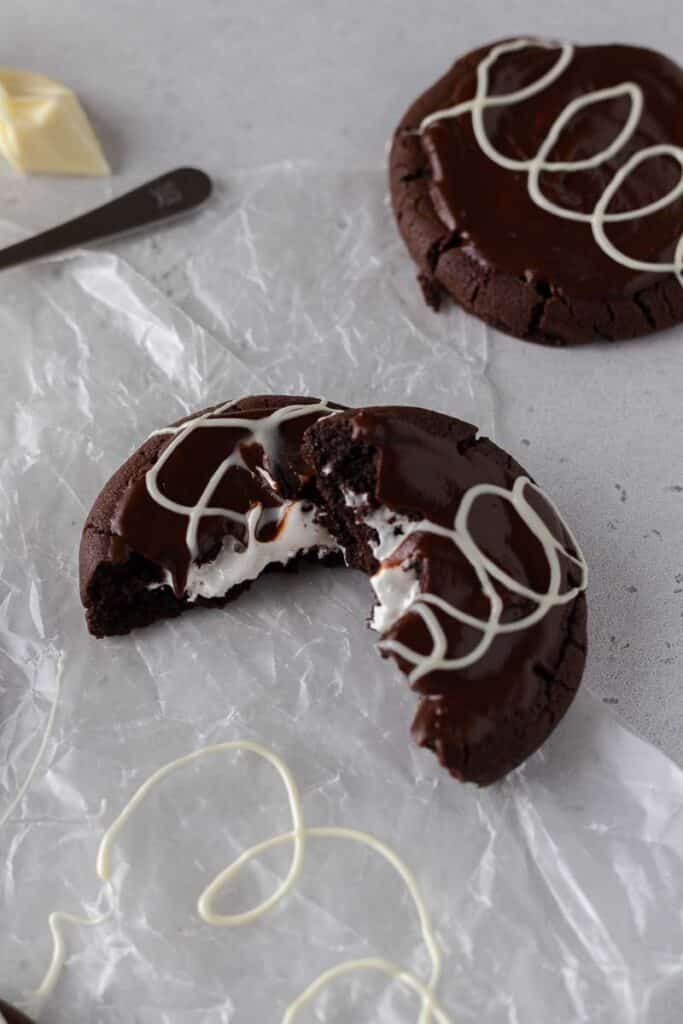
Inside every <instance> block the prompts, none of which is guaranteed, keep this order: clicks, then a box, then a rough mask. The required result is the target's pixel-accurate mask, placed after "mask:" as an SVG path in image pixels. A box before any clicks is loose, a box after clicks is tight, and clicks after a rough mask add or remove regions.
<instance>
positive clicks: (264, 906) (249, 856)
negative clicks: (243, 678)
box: [27, 740, 451, 1024]
mask: <svg viewBox="0 0 683 1024" xmlns="http://www.w3.org/2000/svg"><path fill="white" fill-rule="evenodd" d="M224 751H247V752H249V753H252V754H256V755H257V756H258V757H261V758H263V759H264V760H266V761H268V763H269V764H271V765H272V766H273V767H274V768H275V770H276V771H277V773H278V775H279V777H280V779H281V781H282V784H283V786H284V788H285V792H286V794H287V800H288V803H289V810H290V814H291V819H292V828H291V829H290V831H288V832H283V833H281V834H279V835H275V836H272V837H271V838H270V839H265V840H263V841H262V842H259V843H256V844H255V845H254V846H251V847H249V848H248V849H247V850H244V851H243V852H242V853H241V854H240V855H239V857H237V858H236V859H235V860H234V861H232V863H230V864H229V865H228V866H227V867H225V868H223V870H222V871H220V872H219V873H218V875H216V877H215V878H214V879H213V881H211V882H209V884H208V885H207V886H206V887H205V889H204V890H203V892H202V893H201V894H200V896H199V900H198V903H197V911H198V914H199V916H200V917H201V918H202V920H203V921H205V922H206V923H207V924H209V925H213V926H215V927H226V928H236V927H240V926H241V925H245V924H249V923H251V922H253V921H255V920H256V919H258V918H260V917H262V916H263V915H264V914H266V913H267V912H268V911H269V910H270V909H272V907H274V906H275V905H276V904H277V903H278V902H279V901H280V900H281V899H282V898H283V897H284V896H286V895H287V894H288V893H289V892H290V891H291V889H292V888H293V886H294V884H295V882H296V880H297V878H298V876H299V873H300V871H301V869H302V866H303V861H304V853H305V845H306V841H307V839H308V838H310V837H316V838H323V839H345V840H350V841H351V842H356V843H360V844H362V845H364V846H367V847H369V848H370V849H371V850H374V851H375V853H378V854H379V855H380V856H381V857H382V858H383V859H384V860H385V861H386V862H387V863H388V864H389V865H390V866H391V867H392V868H393V869H394V870H395V871H396V873H397V874H398V876H399V878H400V879H401V881H402V882H403V883H404V885H405V886H406V888H407V890H408V892H409V894H410V897H411V899H412V901H413V905H414V907H415V910H416V912H417V916H418V921H419V924H420V930H421V932H422V938H423V941H424V943H425V946H426V947H427V951H428V953H429V958H430V961H431V970H430V975H429V980H428V982H423V981H421V980H420V979H419V978H418V977H416V976H415V975H414V974H413V973H412V972H411V971H409V970H406V969H405V968H402V967H400V966H399V965H397V964H395V963H393V962H392V961H390V960H385V959H383V958H380V957H367V958H363V959H358V960H347V961H345V962H344V963H341V964H338V965H336V966H335V967H333V968H331V969H329V970H327V971H323V973H322V974H320V975H319V976H318V977H317V978H316V979H315V980H314V981H313V982H311V984H310V985H309V986H308V987H307V988H306V989H305V990H304V991H303V992H302V993H301V994H300V995H299V996H297V998H296V999H294V1000H293V1002H291V1003H290V1004H289V1006H288V1007H287V1009H286V1010H285V1013H284V1016H283V1018H282V1024H293V1021H294V1020H295V1019H296V1017H297V1016H298V1014H299V1011H300V1010H301V1009H302V1008H303V1007H304V1006H305V1005H306V1004H307V1003H308V1002H310V1000H311V999H313V998H314V997H315V996H316V995H317V994H318V993H319V992H321V991H322V990H323V989H324V988H325V987H326V986H327V985H328V984H330V982H332V981H334V980H336V979H338V978H341V977H344V976H345V975H347V974H349V973H351V972H353V971H370V970H372V971H380V972H382V973H384V974H386V975H387V976H388V977H390V978H392V979H395V980H396V981H398V982H399V983H400V984H402V985H404V986H405V987H406V988H408V989H410V990H411V991H413V992H415V993H417V994H418V995H419V996H420V1000H421V1008H420V1015H419V1018H418V1024H432V1022H436V1024H451V1021H450V1019H449V1017H448V1016H447V1015H446V1014H445V1013H444V1011H443V1010H442V1009H441V1008H440V1007H439V1006H438V1004H437V1002H436V996H435V989H436V986H437V984H438V981H439V978H440V975H441V964H442V954H441V950H440V948H439V945H438V942H437V940H436V935H435V933H434V929H433V926H432V923H431V920H430V917H429V914H428V912H427V908H426V907H425V904H424V900H423V899H422V895H421V893H420V890H419V886H418V883H417V879H416V878H415V875H414V874H413V872H412V871H411V870H410V868H408V867H407V865H406V864H405V863H404V862H403V861H402V860H401V858H400V857H399V856H398V854H397V853H395V851H394V850H392V849H391V847H389V846H387V845H386V844H385V843H383V842H382V841H381V840H380V839H377V837H376V836H373V835H371V834H370V833H368V832H361V831H358V830H357V829H352V828H337V827H332V826H320V827H316V826H307V825H306V824H305V822H304V816H303V809H302V807H301V799H300V796H299V790H298V787H297V784H296V781H295V779H294V777H293V775H292V773H291V772H290V770H289V768H288V766H287V764H286V763H285V762H284V761H283V760H282V758H280V757H279V756H278V755H277V754H276V753H275V752H274V751H272V750H268V749H267V748H266V747H263V746H261V744H259V743H254V742H252V741H251V740H228V741H227V742H225V743H216V744H213V745H211V746H208V747H203V748H201V749H200V750H195V751H192V752H191V753H189V754H185V755H184V756H183V757H179V758H177V759H176V760H175V761H171V762H170V763H169V764H166V765H164V766H163V767H161V768H159V769H158V770H157V771H156V772H154V773H153V774H152V775H151V776H150V777H149V778H148V779H147V780H146V781H145V782H144V783H143V784H142V785H141V786H140V787H139V788H138V789H137V790H136V792H135V793H134V794H133V796H132V797H131V799H130V800H129V802H128V803H127V804H126V806H125V807H124V808H123V810H122V811H121V812H120V814H119V815H118V817H117V818H116V819H115V820H114V822H113V823H112V824H111V825H110V826H109V828H108V829H107V831H106V832H105V834H104V836H103V837H102V840H101V842H100V847H99V850H98V853H97V862H96V870H97V874H98V875H99V877H100V879H101V880H102V881H103V882H104V883H105V889H104V890H103V891H104V893H105V894H106V895H107V897H108V898H109V900H110V904H111V907H110V910H109V911H107V912H105V913H104V914H99V915H97V916H96V917H91V918H82V917H76V916H74V915H71V914H63V913H60V912H55V913H52V914H50V916H49V923H50V932H51V935H52V941H53V954H52V960H51V963H50V967H49V969H48V971H47V973H46V975H45V977H44V978H43V981H42V982H41V984H40V986H39V987H38V989H37V990H36V991H35V992H34V993H31V995H30V996H29V999H28V1002H27V1005H40V1004H42V1002H44V1000H45V999H46V998H47V996H48V995H49V994H50V992H51V991H52V989H53V988H54V986H55V985H56V983H57V980H58V978H59V974H60V972H61V969H62V967H63V965H64V959H65V946H64V938H63V935H62V931H61V924H62V923H70V924H78V925H81V924H86V925H95V924H99V923H101V922H102V921H104V920H106V919H107V918H108V917H109V916H110V914H111V913H112V912H113V908H114V906H115V896H116V893H115V892H114V889H113V886H112V883H111V881H110V879H111V854H112V849H113V846H114V843H115V841H116V838H117V836H118V834H119V833H120V832H121V830H122V829H123V828H124V827H125V825H126V824H127V822H128V820H129V818H130V817H131V815H133V814H134V813H135V812H136V811H137V810H138V808H139V807H140V806H141V804H143V803H144V801H145V800H146V798H147V796H148V795H149V793H150V791H151V790H152V789H154V787H155V786H157V785H158V784H159V783H160V782H162V781H163V780H164V779H165V778H166V777H167V776H168V775H170V774H171V773H172V772H174V771H175V770H176V769H178V768H181V767H183V766H184V765H187V764H190V763H192V762H194V761H197V760H199V759H200V758H202V757H205V756H207V755H209V754H217V753H222V752H224ZM285 843H291V844H292V860H291V862H290V866H289V870H288V872H287V875H286V876H285V878H284V880H283V881H282V882H280V884H279V885H278V886H277V888H276V889H275V890H274V892H273V893H272V894H271V895H270V896H268V897H266V899H264V900H262V901H261V903H259V904H257V905H256V906H255V907H252V908H251V909H250V910H247V911H243V912H242V913H239V914H220V913H218V912H217V911H215V910H214V906H213V905H214V901H215V900H216V899H217V898H218V897H219V895H220V893H221V891H222V890H223V889H224V888H225V886H226V884H227V883H228V882H229V881H230V880H231V879H233V878H235V876H236V875H237V874H239V872H240V871H241V870H242V868H243V867H244V866H245V865H246V864H248V863H249V862H250V861H251V860H253V859H254V858H255V857H258V856H259V855H260V854H261V853H264V852H265V851H266V850H269V849H272V848H273V847H275V846H279V845H283V844H285Z"/></svg>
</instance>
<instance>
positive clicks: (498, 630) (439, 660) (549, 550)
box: [371, 476, 588, 683]
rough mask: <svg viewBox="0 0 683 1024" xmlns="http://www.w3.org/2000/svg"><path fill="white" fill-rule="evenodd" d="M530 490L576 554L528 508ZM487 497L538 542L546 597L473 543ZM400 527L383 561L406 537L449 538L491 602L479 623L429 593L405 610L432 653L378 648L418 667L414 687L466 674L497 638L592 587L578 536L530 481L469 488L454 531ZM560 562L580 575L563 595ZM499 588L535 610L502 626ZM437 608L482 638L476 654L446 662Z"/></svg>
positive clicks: (389, 645) (405, 523)
mask: <svg viewBox="0 0 683 1024" xmlns="http://www.w3.org/2000/svg"><path fill="white" fill-rule="evenodd" d="M527 488H531V489H532V490H533V491H534V492H535V493H536V494H538V495H540V496H541V497H542V499H543V501H544V502H546V503H547V505H548V507H549V508H550V509H551V511H552V512H553V513H554V514H555V516H556V517H557V519H558V522H559V524H560V527H561V529H562V530H563V531H564V532H565V534H566V536H567V538H568V539H569V543H570V545H571V547H572V549H573V551H570V550H568V549H567V547H566V546H565V543H564V541H563V540H561V539H559V538H558V537H556V536H555V535H554V534H553V532H552V531H551V530H550V529H549V527H548V526H547V525H546V524H545V522H544V521H543V519H542V518H541V516H540V515H539V514H538V512H536V510H535V509H534V508H532V506H531V505H530V504H529V502H528V501H527V499H526V496H525V490H526V489H527ZM483 496H488V497H497V498H500V499H502V500H503V501H506V502H509V504H510V505H511V506H512V508H513V509H514V510H515V512H516V513H517V514H518V515H519V517H520V519H521V520H522V522H523V523H524V524H525V525H526V526H527V527H528V529H529V531H530V532H531V533H532V534H533V536H534V537H535V538H536V540H537V541H538V542H539V544H540V546H541V548H542V549H543V553H544V555H545V557H546V560H547V563H548V570H549V574H548V585H547V588H546V590H545V592H543V593H541V592H538V591H536V590H533V589H531V588H530V587H528V586H525V585H524V584H523V583H520V582H519V581H518V580H515V579H514V578H513V577H512V576H510V575H509V573H507V572H505V570H504V569H501V567H500V566H499V565H497V564H496V563H495V562H494V561H493V560H492V559H490V558H489V557H488V556H487V555H486V554H484V552H483V551H482V549H481V548H480V547H479V545H478V544H477V542H476V541H475V539H474V537H473V536H472V534H471V532H470V528H469V516H470V512H471V510H472V506H473V505H474V503H475V502H476V501H477V499H478V498H480V497H483ZM400 525H401V528H402V531H403V532H402V533H401V534H400V535H398V536H396V537H395V538H394V539H393V543H392V544H391V546H389V545H388V544H387V543H386V542H384V543H383V544H382V555H383V557H384V558H385V559H387V560H391V559H392V556H393V555H394V553H395V552H396V551H398V549H399V548H400V547H401V545H402V544H403V542H404V541H405V539H406V537H408V536H410V534H412V533H432V534H435V535H436V536H439V537H445V538H447V539H448V540H450V541H451V543H453V544H454V545H455V546H456V547H457V548H458V550H459V551H460V552H461V553H462V554H463V555H464V557H465V558H466V559H467V561H468V562H469V564H470V565H471V566H472V569H473V570H474V572H475V574H476V576H477V579H478V581H479V584H480V586H481V590H482V594H483V595H484V597H485V598H486V599H487V601H488V608H489V613H488V616H487V618H486V619H479V618H476V617H475V616H473V615H469V614H467V613H466V612H463V611H461V610H460V609H459V608H456V607H455V606H454V605H452V604H450V603H449V602H448V601H445V600H444V599H443V598H442V597H440V596H439V595H438V594H432V593H430V592H428V591H422V592H419V593H417V594H416V596H415V597H414V598H413V600H412V601H410V602H409V603H408V604H407V605H405V606H403V607H402V614H407V613H408V612H415V613H416V614H417V615H419V616H420V618H421V619H422V620H423V622H424V624H425V626H426V627H427V630H428V631H429V635H430V638H431V641H432V649H431V651H430V652H429V653H428V654H421V653H419V652H418V651H414V650H413V649H412V648H411V647H408V646H407V645H406V644H404V643H401V642H400V641H398V640H393V639H388V640H380V642H379V646H380V647H381V648H382V649H383V650H385V651H389V652H391V653H392V654H396V655H398V656H399V657H400V658H402V659H403V660H404V661H406V662H408V664H410V665H413V666H414V667H413V669H412V671H411V672H410V674H409V676H408V679H409V681H410V682H411V683H414V682H417V680H418V679H421V678H422V677H423V676H425V675H427V674H428V673H430V672H437V671H445V670H455V669H463V668H467V667H468V666H470V665H473V664H474V663H475V662H476V661H478V660H479V659H480V658H482V657H483V656H484V655H485V654H486V652H487V651H488V650H489V648H490V647H491V644H492V643H493V642H494V640H495V639H496V637H498V636H501V635H504V634H507V633H516V632H519V631H520V630H523V629H528V628H529V627H530V626H533V625H535V624H536V623H537V622H540V620H541V619H542V618H544V616H546V615H547V614H548V612H549V611H550V610H551V609H552V608H557V607H558V606H560V605H565V604H568V603H569V602H570V601H573V600H574V598H576V597H577V596H578V594H579V593H581V591H583V590H585V589H586V587H587V586H588V566H587V565H586V560H585V559H584V557H583V555H582V553H581V550H580V548H579V546H578V544H577V542H576V539H575V538H574V535H573V534H572V532H571V530H570V529H569V527H568V526H567V524H566V523H565V522H564V520H563V519H562V517H561V515H560V513H559V510H558V509H557V507H556V505H555V504H554V503H553V502H552V501H551V500H550V498H549V497H548V496H547V495H546V494H544V493H543V492H542V491H541V489H540V488H539V487H537V486H536V484H534V483H532V482H531V480H529V478H528V477H526V476H519V477H517V479H516V480H515V482H514V484H513V486H512V488H511V489H510V490H508V489H506V488H505V487H498V486H497V485H495V484H476V485H475V486H474V487H470V488H469V490H467V491H466V492H465V494H464V495H463V497H462V500H461V502H460V505H459V506H458V510H457V512H456V514H455V520H454V523H453V528H452V529H448V528H447V527H445V526H439V525H438V524H437V523H433V522H431V520H428V519H422V520H419V521H416V522H415V521H409V520H404V519H402V520H401V524H400ZM561 558H564V559H566V560H568V561H569V562H571V563H573V564H574V565H575V566H577V568H578V569H579V573H580V582H579V583H578V584H577V585H576V586H574V587H570V588H569V589H568V590H564V591H563V590H562V577H563V568H562V563H561ZM382 571H383V569H382V568H381V567H380V570H379V572H378V573H376V574H375V576H373V577H372V579H371V582H373V581H375V582H374V585H375V591H376V592H377V593H378V594H380V593H381V589H382V588H381V585H380V582H379V580H378V577H379V576H380V574H381V573H382ZM496 584H499V585H500V586H502V587H505V588H506V589H507V590H508V591H510V592H511V593H512V594H516V595H517V596H519V597H521V598H524V599H526V600H528V601H531V602H532V603H533V604H534V605H535V607H534V608H533V610H532V611H530V612H529V613H528V614H527V615H525V616H523V617H522V618H520V619H515V620H513V621H511V622H502V621H501V617H502V614H503V610H504V604H503V600H502V598H501V596H500V594H499V593H498V590H497V589H496ZM434 609H438V610H439V611H440V612H442V613H443V614H444V615H446V616H448V618H451V619H455V620H456V621H457V622H460V623H462V624H463V625H464V626H470V627H472V628H473V629H475V630H477V631H478V632H479V633H481V638H480V639H479V641H478V643H476V644H475V645H474V646H473V648H472V650H470V651H468V652H467V654H464V655H462V656H461V657H459V658H449V657H448V640H447V637H446V633H445V631H444V628H443V625H442V624H441V622H440V621H439V618H438V616H437V615H436V614H435V612H434ZM380 621H382V622H383V624H384V625H385V626H386V624H387V623H386V620H385V619H384V618H382V619H380Z"/></svg>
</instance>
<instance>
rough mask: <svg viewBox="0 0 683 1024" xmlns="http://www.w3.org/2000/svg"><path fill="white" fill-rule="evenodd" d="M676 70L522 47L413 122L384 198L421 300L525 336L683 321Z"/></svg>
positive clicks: (395, 152)
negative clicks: (454, 307)
mask: <svg viewBox="0 0 683 1024" xmlns="http://www.w3.org/2000/svg"><path fill="white" fill-rule="evenodd" d="M681 109H683V71H681V69H680V68H679V67H678V66H677V65H676V64H674V63H673V62H672V61H670V60H668V59H667V58H666V57H664V56H662V55H661V54H658V53H656V52H654V51H652V50H645V49H641V48H639V47H633V46H617V45H610V46H576V47H572V46H571V45H569V44H559V43H548V42H542V41H538V40H530V39H522V40H512V41H507V42H503V43H497V44H491V45H490V46H486V47H483V48H482V49H479V50H476V51H474V52H472V53H469V54H467V55H466V56H465V57H463V58H461V59H460V60H458V61H457V63H456V64H454V66H453V67H452V68H451V70H450V71H449V72H448V73H447V74H446V75H444V77H443V78H441V79H440V80H439V81H438V82H437V83H436V84H435V85H434V86H432V88H431V89H429V90H428V91H427V92H426V93H425V94H424V95H423V96H421V97H420V98H419V99H418V100H417V101H416V102H415V103H414V104H413V105H412V106H411V107H410V109H409V110H408V112H407V113H406V115H405V116H404V118H403V119H402V121H401V123H400V125H399V127H398V129H397V131H396V133H395V136H394V140H393V144H392V148H391V156H390V181H391V195H392V201H393V206H394V211H395V214H396V218H397V221H398V224H399V228H400V231H401V234H402V235H403V238H404V240H405V242H406V244H407V246H408V249H409V250H410V253H411V255H412V256H413V258H414V259H415V261H416V263H417V264H418V267H419V270H420V273H419V279H420V281H421V284H422V287H423V291H424V294H425V298H426V300H427V301H428V302H429V303H430V304H431V305H433V306H434V307H435V308H438V306H439V303H440V301H441V298H442V296H443V295H444V294H445V293H448V294H450V295H451V296H452V297H453V298H454V299H455V301H456V302H457V303H459V304H460V305H461V306H463V307H464V308H465V309H466V310H468V311H469V312H471V313H474V314H476V315H477V316H479V317H481V318H482V319H483V320H486V321H488V322H489V323H491V324H493V325H494V326H496V327H498V328H500V329H501V330H504V331H507V332H509V333H510V334H514V335H516V336H518V337H520V338H527V339H529V340H531V341H538V342H543V343H546V344H551V345H565V344H573V343H577V342H587V341H592V340H598V339H603V340H609V341H612V340H616V339H620V338H631V337H635V336H637V335H641V334H647V333H648V332H651V331H654V330H657V329H659V328H664V327H669V326H672V325H673V324H677V323H680V322H681V321H683V182H682V178H683V118H682V117H681V113H680V112H681Z"/></svg>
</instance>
